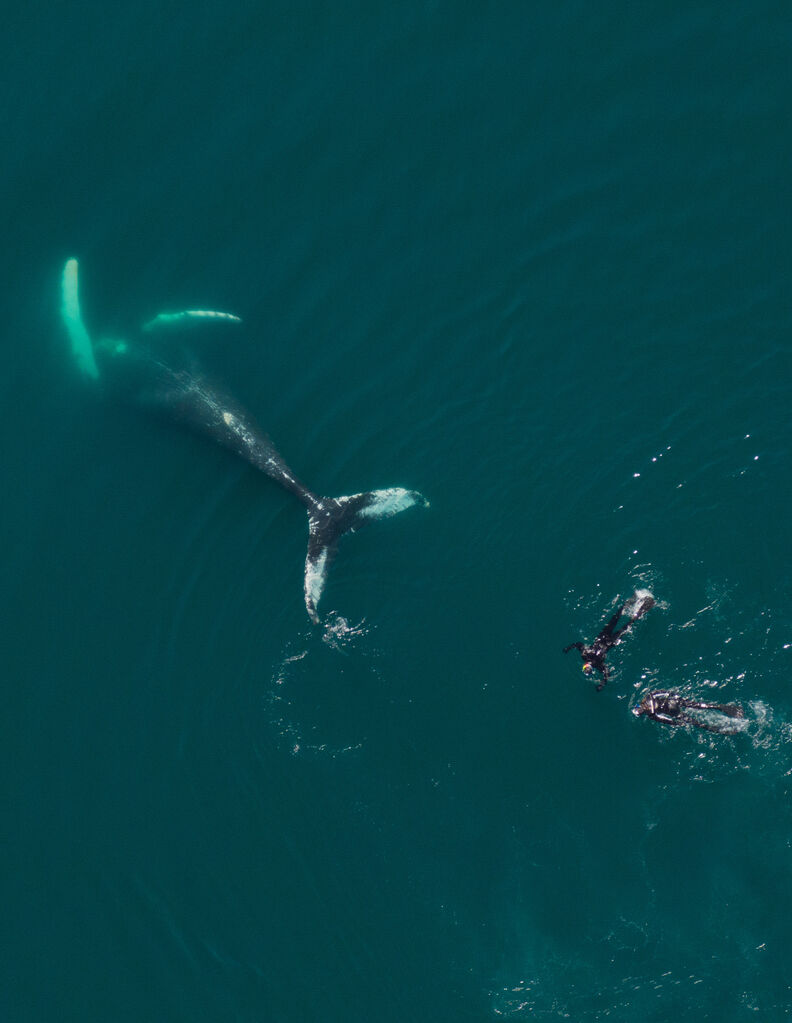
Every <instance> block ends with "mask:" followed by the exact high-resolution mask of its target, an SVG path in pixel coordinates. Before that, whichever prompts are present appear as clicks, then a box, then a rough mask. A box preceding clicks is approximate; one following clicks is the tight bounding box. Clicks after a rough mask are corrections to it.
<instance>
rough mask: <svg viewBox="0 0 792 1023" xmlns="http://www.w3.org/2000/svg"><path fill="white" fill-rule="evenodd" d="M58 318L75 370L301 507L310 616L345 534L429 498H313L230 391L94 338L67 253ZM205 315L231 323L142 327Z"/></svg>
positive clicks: (144, 349)
mask: <svg viewBox="0 0 792 1023" xmlns="http://www.w3.org/2000/svg"><path fill="white" fill-rule="evenodd" d="M61 290H62V305H61V317H62V319H63V323H64V326H65V328H66V332H67V334H68V336H69V340H70V341H71V347H72V354H73V356H74V359H75V361H76V363H77V365H78V367H79V368H80V370H81V371H82V372H83V373H84V374H85V375H86V376H89V377H90V378H91V379H93V380H98V381H100V382H102V383H106V384H108V385H111V384H112V383H113V382H114V380H116V379H118V380H119V381H120V382H121V383H122V385H123V388H124V389H125V390H126V391H127V392H128V393H130V394H131V396H132V397H133V398H134V399H135V400H136V401H138V402H139V403H142V404H144V405H146V406H148V407H153V408H157V409H161V410H162V411H164V412H165V413H166V414H167V415H168V416H169V417H170V418H172V419H174V420H176V421H177V422H180V423H182V424H184V425H185V426H188V427H189V428H191V429H192V430H194V431H197V432H199V433H203V434H205V435H207V436H209V437H210V438H211V439H212V440H214V441H215V442H216V443H217V444H220V445H222V446H223V447H225V448H227V449H229V450H230V451H232V452H233V453H234V454H235V455H237V456H239V457H240V458H243V459H245V460H246V461H247V462H249V463H250V464H251V465H253V466H254V467H255V468H256V469H258V470H260V471H261V472H263V473H265V474H266V475H267V476H269V477H270V478H271V479H273V480H275V482H276V483H279V484H280V485H281V486H282V487H283V488H284V489H285V490H287V491H288V492H289V493H290V494H293V495H294V497H296V498H297V500H298V501H299V502H300V503H301V504H302V505H303V506H304V507H305V509H306V511H307V513H308V551H307V554H306V557H305V575H304V590H305V607H306V610H307V612H308V615H309V617H310V618H311V620H312V621H313V622H315V623H317V622H318V621H319V614H318V611H317V605H318V604H319V599H320V597H321V595H322V591H323V589H324V586H325V582H326V580H327V573H328V569H329V567H330V563H331V561H332V559H333V556H334V554H335V552H336V548H337V545H338V541H339V540H340V538H341V536H343V534H344V533H352V532H354V531H355V530H356V529H358V528H359V527H360V526H363V525H365V524H366V523H368V522H372V521H374V520H376V519H384V518H390V517H391V516H393V515H396V514H398V513H399V512H402V511H405V510H406V509H408V508H411V507H413V506H414V505H419V506H427V505H428V503H429V502H428V501H427V500H426V499H425V498H424V497H423V495H422V494H420V493H418V491H416V490H405V489H404V488H402V487H388V488H386V489H384V490H370V491H368V492H365V493H360V494H351V495H348V496H346V497H320V496H318V495H317V494H315V493H313V491H311V490H309V489H308V487H306V486H305V484H303V483H301V482H300V480H299V479H298V478H297V477H296V476H295V474H294V473H293V472H292V470H291V469H290V468H289V466H288V465H287V464H286V462H285V461H284V460H283V458H282V457H281V455H280V454H279V453H278V451H277V449H276V448H275V446H274V444H273V443H272V441H271V440H270V438H269V437H268V436H267V435H266V433H264V432H263V431H262V430H261V429H260V428H259V427H258V425H257V424H256V423H255V422H254V420H253V419H252V418H250V417H249V416H248V414H247V413H246V412H245V411H244V410H243V409H242V408H241V407H240V406H239V405H238V404H237V403H236V402H235V401H234V399H232V398H231V397H230V396H228V395H226V394H224V393H223V392H222V391H221V390H218V389H217V388H216V387H215V386H214V385H213V384H212V383H210V382H209V381H208V380H207V379H206V378H205V377H204V376H203V375H202V374H201V373H200V372H199V371H197V370H196V369H195V367H194V366H193V365H192V363H191V362H188V364H187V366H186V367H182V366H179V365H178V364H177V365H172V364H171V363H172V361H173V353H172V352H171V351H170V350H169V353H168V354H169V358H168V359H167V360H166V359H164V358H163V357H162V356H161V355H160V353H159V352H158V351H157V349H156V347H152V346H151V345H146V344H144V343H142V341H141V343H138V344H134V345H132V344H129V343H127V342H126V341H99V342H96V343H95V342H94V341H93V340H92V338H91V336H90V335H89V333H88V331H87V330H86V328H85V325H84V323H83V320H82V314H81V311H80V302H79V286H78V264H77V260H76V259H69V260H68V261H67V262H66V265H65V267H64V270H63V278H62V289H61ZM198 319H204V320H208V321H210V322H226V323H237V322H239V317H237V316H234V315H233V314H232V313H219V312H214V311H211V310H187V311H185V312H182V313H161V314H160V315H159V316H156V317H155V318H154V319H153V320H149V321H148V322H147V323H146V324H145V325H144V326H143V328H142V330H143V331H144V332H145V333H146V334H147V335H149V334H151V333H152V332H154V331H156V330H157V329H158V328H159V327H160V326H167V325H170V324H173V323H180V322H184V321H192V320H198Z"/></svg>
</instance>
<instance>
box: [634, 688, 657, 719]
mask: <svg viewBox="0 0 792 1023" xmlns="http://www.w3.org/2000/svg"><path fill="white" fill-rule="evenodd" d="M654 709H655V702H654V697H653V696H652V694H651V693H646V694H645V695H644V697H643V698H642V700H641V702H640V703H639V704H638V706H637V707H633V714H635V716H636V717H637V718H639V717H640V716H641V715H642V714H649V715H652V714H654Z"/></svg>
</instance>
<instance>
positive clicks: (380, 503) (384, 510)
mask: <svg viewBox="0 0 792 1023" xmlns="http://www.w3.org/2000/svg"><path fill="white" fill-rule="evenodd" d="M356 496H359V495H356ZM369 497H370V498H371V500H370V501H369V502H368V504H367V505H365V507H363V508H361V509H360V511H359V512H358V514H359V515H360V516H361V517H362V518H366V519H388V518H390V517H391V515H398V514H399V512H403V511H406V510H407V509H408V508H412V507H413V505H416V504H423V505H426V503H427V501H426V498H425V497H423V495H422V494H419V493H418V491H417V490H405V489H404V488H403V487H387V488H386V489H385V490H372V491H371V492H370V494H369ZM343 500H344V498H343V497H342V498H340V501H342V502H343Z"/></svg>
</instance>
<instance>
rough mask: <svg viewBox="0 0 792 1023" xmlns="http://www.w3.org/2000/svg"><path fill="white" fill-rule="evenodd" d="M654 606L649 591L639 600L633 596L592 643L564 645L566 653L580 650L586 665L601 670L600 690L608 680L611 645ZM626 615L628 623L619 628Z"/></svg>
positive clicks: (598, 687)
mask: <svg viewBox="0 0 792 1023" xmlns="http://www.w3.org/2000/svg"><path fill="white" fill-rule="evenodd" d="M631 604H633V606H634V608H635V610H634V612H633V613H629V612H628V609H629V608H630V605H631ZM652 607H654V597H652V596H651V594H649V593H646V595H645V596H642V597H641V598H640V600H638V601H637V602H635V597H631V598H630V600H628V601H627V602H626V603H624V604H622V606H621V607H620V608H619V610H618V611H617V612H616V614H615V615H614V616H613V617H612V618H611V620H610V621H609V622H608V624H607V625H606V626H605V628H604V629H603V630H602V631H601V632H600V634H599V635H598V636H597V638H596V639H595V640H594V642H593V643H591V644H590V645H587V644H585V643H570V644H569V646H565V647H564V653H565V654H567V653H569V651H570V650H579V651H580V656H581V657H582V658H583V664H584V667H585V665H587V664H590V665H591V667H592V668H593V669H595V670H596V671H598V672H599V674H600V676H601V679H600V682H599V684H598V685H597V691H598V692H599V690H600V689H602V688H603V687H604V686H605V683H606V682H607V681H608V666H607V664H606V663H605V657H606V655H607V653H608V651H609V650H610V648H611V647H614V646H616V644H617V643H618V642H619V640H620V639H621V637H622V636H623V635H624V633H625V632H627V631H629V628H630V626H631V625H632V623H633V622H635V621H637V620H638V619H639V618H640V617H641V616H642V615H645V614H646V612H647V611H648V610H649V609H650V608H652ZM625 615H627V617H628V620H627V622H626V624H624V625H622V627H621V628H620V629H617V628H616V626H617V625H618V624H619V622H620V621H621V619H622V618H624V617H625Z"/></svg>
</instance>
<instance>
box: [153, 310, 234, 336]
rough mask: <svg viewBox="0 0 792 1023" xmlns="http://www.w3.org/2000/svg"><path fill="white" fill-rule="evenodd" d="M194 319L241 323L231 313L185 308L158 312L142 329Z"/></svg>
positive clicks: (182, 324) (166, 325) (168, 325)
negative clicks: (179, 310) (169, 311)
mask: <svg viewBox="0 0 792 1023" xmlns="http://www.w3.org/2000/svg"><path fill="white" fill-rule="evenodd" d="M195 321H201V322H209V323H241V322H242V319H241V317H239V316H235V315H234V314H233V313H221V312H218V311H217V310H215V309H185V310H183V311H182V312H179V313H160V314H159V315H158V316H155V317H154V319H153V320H149V321H148V323H144V324H143V327H142V329H143V330H146V331H148V330H158V329H159V328H160V327H179V326H185V325H188V324H190V323H193V322H195Z"/></svg>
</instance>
